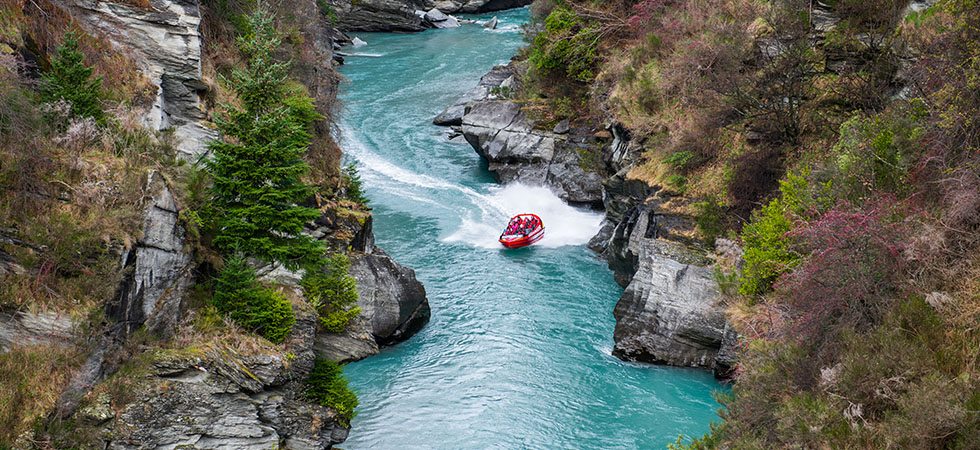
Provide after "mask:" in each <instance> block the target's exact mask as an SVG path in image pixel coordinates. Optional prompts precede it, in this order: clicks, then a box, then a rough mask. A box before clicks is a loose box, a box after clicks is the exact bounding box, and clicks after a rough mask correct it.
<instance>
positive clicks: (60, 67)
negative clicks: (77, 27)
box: [41, 31, 105, 123]
mask: <svg viewBox="0 0 980 450" xmlns="http://www.w3.org/2000/svg"><path fill="white" fill-rule="evenodd" d="M101 96H102V77H93V76H92V68H91V67H88V66H86V65H85V62H84V55H83V54H82V52H81V51H80V50H79V49H78V37H77V36H76V35H75V33H74V32H71V31H69V32H68V33H65V38H64V40H63V42H62V43H61V46H59V47H58V49H57V53H56V54H55V55H54V57H52V58H51V69H50V70H48V71H47V72H46V73H44V74H43V75H42V76H41V100H42V101H44V102H56V101H59V100H64V101H67V102H68V103H69V104H70V105H71V113H72V115H74V116H77V117H90V118H93V119H95V120H96V121H97V122H99V123H102V122H104V120H105V115H104V113H103V112H102V105H101V104H100V102H99V99H100V97H101Z"/></svg>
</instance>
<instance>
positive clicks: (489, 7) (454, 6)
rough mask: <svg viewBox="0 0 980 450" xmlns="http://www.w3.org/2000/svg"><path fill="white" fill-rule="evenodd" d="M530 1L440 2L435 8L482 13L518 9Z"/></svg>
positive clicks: (480, 0) (455, 11) (475, 0)
mask: <svg viewBox="0 0 980 450" xmlns="http://www.w3.org/2000/svg"><path fill="white" fill-rule="evenodd" d="M531 1H532V0H440V1H437V2H436V3H435V6H436V8H439V9H440V10H441V11H443V12H447V13H457V12H460V13H466V14H475V13H484V12H490V11H500V10H504V9H511V8H520V7H522V6H527V5H530V4H531Z"/></svg>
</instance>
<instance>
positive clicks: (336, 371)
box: [306, 358, 357, 425]
mask: <svg viewBox="0 0 980 450" xmlns="http://www.w3.org/2000/svg"><path fill="white" fill-rule="evenodd" d="M306 386H307V387H306V393H307V395H308V396H309V397H310V398H311V399H313V400H315V401H316V402H317V403H319V404H320V405H323V406H326V407H328V408H330V409H333V410H334V411H337V414H338V415H339V416H340V418H341V419H342V420H343V421H344V422H346V424H347V425H349V424H350V421H351V419H353V418H354V415H355V411H354V410H355V409H356V408H357V394H355V393H354V391H351V390H350V386H349V385H348V384H347V379H346V378H344V372H343V369H342V368H341V367H340V365H339V364H337V363H335V362H333V361H330V360H327V359H322V358H317V360H316V362H315V363H314V365H313V370H312V371H310V376H309V378H307V380H306Z"/></svg>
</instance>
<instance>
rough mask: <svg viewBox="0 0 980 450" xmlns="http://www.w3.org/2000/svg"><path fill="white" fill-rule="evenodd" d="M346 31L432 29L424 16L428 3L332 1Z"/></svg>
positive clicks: (406, 0)
mask: <svg viewBox="0 0 980 450" xmlns="http://www.w3.org/2000/svg"><path fill="white" fill-rule="evenodd" d="M331 6H332V7H333V10H334V13H335V14H336V15H337V17H338V18H339V23H338V26H339V27H340V29H342V30H345V31H422V30H424V29H426V28H431V26H430V25H429V24H428V23H426V22H425V20H424V17H423V16H424V13H423V14H416V11H419V12H422V11H426V10H428V9H429V8H427V7H426V6H427V5H426V2H425V1H424V0H359V1H351V0H339V1H334V2H331Z"/></svg>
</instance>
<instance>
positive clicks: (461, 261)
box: [339, 9, 721, 450]
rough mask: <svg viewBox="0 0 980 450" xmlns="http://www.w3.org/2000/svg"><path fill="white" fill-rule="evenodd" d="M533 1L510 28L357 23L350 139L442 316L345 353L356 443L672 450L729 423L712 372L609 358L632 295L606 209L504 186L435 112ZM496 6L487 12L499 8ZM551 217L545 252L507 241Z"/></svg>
mask: <svg viewBox="0 0 980 450" xmlns="http://www.w3.org/2000/svg"><path fill="white" fill-rule="evenodd" d="M527 14H528V13H527V10H526V9H519V10H514V11H509V12H505V13H502V14H498V15H499V16H500V19H501V23H500V28H499V29H498V30H496V31H489V30H484V29H483V28H481V27H480V26H479V25H463V26H462V27H460V28H457V29H451V30H430V31H426V32H423V33H419V34H394V33H392V34H382V33H361V34H358V35H357V36H358V37H360V38H361V39H363V40H364V41H366V42H367V43H368V45H366V46H362V47H358V48H355V49H349V51H350V52H352V53H354V55H353V56H350V57H348V58H347V64H346V65H345V66H343V68H342V72H343V74H344V75H345V76H346V78H347V80H348V81H347V82H345V84H344V85H343V93H342V99H343V103H344V111H343V113H342V117H343V122H342V123H341V125H340V130H339V132H340V135H341V142H342V146H343V148H344V151H345V152H346V154H347V155H348V158H350V159H351V161H354V162H356V163H357V165H358V167H359V169H360V173H361V176H362V178H363V180H364V184H365V186H366V190H367V194H368V197H369V198H370V200H371V206H372V207H373V208H374V213H375V233H376V235H377V243H378V244H379V245H380V246H381V247H383V248H384V249H385V250H386V251H387V252H388V253H389V254H391V255H392V256H393V257H394V258H395V259H397V260H398V261H400V262H401V263H403V264H405V265H408V266H410V267H413V268H415V270H416V272H417V274H418V278H419V279H420V280H421V281H422V282H423V283H424V284H425V287H426V290H427V292H428V297H429V301H430V303H431V306H432V320H431V322H430V323H429V324H428V326H427V327H426V328H424V329H423V330H422V331H421V332H419V333H418V334H417V335H416V336H414V337H413V338H412V339H410V340H409V341H407V342H405V343H402V344H400V345H397V346H395V347H392V348H389V349H385V350H384V351H383V352H382V353H381V354H380V355H377V356H374V357H371V358H368V359H366V360H364V361H361V362H357V363H352V364H349V365H348V366H347V367H346V369H345V372H346V374H347V376H348V378H349V379H350V382H351V386H352V388H353V389H354V390H355V391H356V392H357V394H358V396H359V397H360V403H361V406H360V407H359V408H358V410H357V417H356V418H355V419H354V421H353V424H352V425H353V430H352V431H351V434H350V437H349V439H348V440H347V442H345V443H344V444H342V445H341V446H342V447H343V448H345V449H348V450H354V449H415V448H419V449H428V448H433V449H487V448H501V449H519V448H528V449H559V448H604V449H612V448H663V447H664V445H665V444H666V443H668V442H673V441H674V440H675V439H676V437H677V435H678V434H687V435H700V434H702V433H704V432H705V431H707V430H708V424H709V423H710V422H711V421H712V420H715V419H717V416H716V413H715V410H716V409H717V407H718V405H717V403H716V402H715V401H714V399H713V398H712V395H711V394H712V392H713V391H715V390H717V389H720V388H721V387H720V386H719V385H718V384H717V383H716V382H715V381H714V379H713V378H712V376H711V374H710V373H708V372H706V371H697V370H688V369H678V368H668V367H655V366H648V365H640V364H630V363H624V362H622V361H620V360H618V359H616V358H615V357H613V356H611V355H610V351H611V349H612V345H613V342H612V332H613V326H614V323H615V322H614V319H613V316H612V310H613V306H614V305H615V303H616V300H617V299H618V297H619V295H620V294H621V292H622V289H620V288H619V286H617V285H616V283H615V282H614V281H613V278H612V275H611V273H610V272H609V270H608V269H607V268H606V265H605V263H604V262H603V261H600V260H599V259H597V258H596V257H595V255H594V254H593V253H591V252H590V251H589V250H588V249H587V248H585V246H584V244H585V243H586V242H587V241H588V239H589V238H590V237H591V236H592V235H593V234H594V233H595V232H596V231H597V230H598V227H599V222H600V220H601V216H600V215H599V214H597V213H595V212H591V211H583V210H578V209H574V208H571V207H569V206H567V205H565V204H563V203H562V202H561V201H560V200H559V199H558V198H557V197H555V196H554V195H553V194H551V193H550V192H549V191H548V190H547V189H544V188H535V187H528V186H521V185H509V186H507V187H501V186H499V185H497V184H496V183H494V180H493V177H492V176H491V175H490V174H489V172H487V170H486V164H485V163H483V162H481V160H480V158H479V157H478V156H477V155H476V153H474V151H473V150H472V149H471V148H470V147H469V145H468V144H466V143H465V142H464V141H462V139H459V140H457V141H456V142H450V141H448V140H447V136H446V131H447V129H444V128H440V127H436V126H433V125H431V120H432V118H433V117H434V116H435V115H436V114H438V113H439V112H440V111H441V110H442V109H443V108H445V107H446V106H448V105H449V104H451V103H453V102H454V101H455V100H456V99H457V98H458V97H459V96H460V95H461V94H462V93H463V92H465V91H466V90H468V89H470V88H471V87H473V86H475V85H476V83H477V81H478V80H479V78H480V76H481V75H483V74H484V73H486V72H487V71H488V70H489V69H490V68H491V67H492V66H493V65H495V64H501V63H505V62H507V61H508V59H509V58H510V57H511V56H512V55H514V54H515V53H516V51H517V50H518V49H519V48H520V47H521V46H523V45H524V42H523V39H522V35H521V33H520V28H519V27H520V24H521V23H523V22H524V21H525V20H527ZM489 17H490V15H487V16H475V17H474V18H476V19H481V20H483V19H487V18H489ZM521 212H535V213H538V214H539V215H540V216H541V217H542V220H543V221H544V223H545V225H546V227H547V234H546V237H545V239H544V240H543V241H541V242H540V243H539V244H538V245H536V246H533V247H530V248H525V249H520V250H510V251H508V250H503V249H501V248H500V247H499V245H497V244H496V237H497V235H498V234H499V232H500V230H501V229H502V228H503V227H504V226H505V225H506V222H507V218H508V217H509V216H510V215H512V214H516V213H521Z"/></svg>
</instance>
